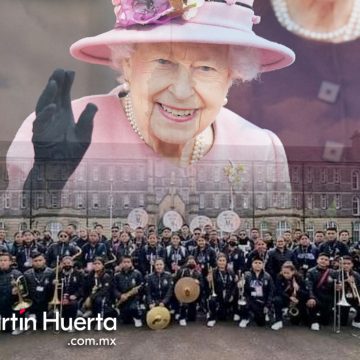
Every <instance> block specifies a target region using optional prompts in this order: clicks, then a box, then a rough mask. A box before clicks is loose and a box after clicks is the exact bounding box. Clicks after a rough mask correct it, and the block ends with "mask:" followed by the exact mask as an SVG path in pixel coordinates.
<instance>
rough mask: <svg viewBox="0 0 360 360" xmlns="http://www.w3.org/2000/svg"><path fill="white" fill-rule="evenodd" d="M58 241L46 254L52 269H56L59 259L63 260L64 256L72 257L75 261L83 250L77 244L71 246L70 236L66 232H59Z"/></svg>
mask: <svg viewBox="0 0 360 360" xmlns="http://www.w3.org/2000/svg"><path fill="white" fill-rule="evenodd" d="M57 237H58V241H57V242H56V243H53V244H52V245H50V247H49V248H48V250H47V252H46V258H47V264H48V266H49V267H51V268H55V267H56V261H57V258H59V259H60V260H62V258H63V257H64V256H71V257H72V259H75V258H77V257H79V256H80V255H81V249H80V248H79V247H78V246H76V245H75V244H70V238H69V235H68V234H67V233H66V232H65V231H64V230H60V231H59V232H58V235H57Z"/></svg>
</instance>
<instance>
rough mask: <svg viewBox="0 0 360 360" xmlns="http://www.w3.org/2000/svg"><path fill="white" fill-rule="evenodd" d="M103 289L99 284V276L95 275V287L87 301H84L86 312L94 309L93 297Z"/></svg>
mask: <svg viewBox="0 0 360 360" xmlns="http://www.w3.org/2000/svg"><path fill="white" fill-rule="evenodd" d="M100 288H101V284H99V278H98V276H97V274H96V273H95V285H94V286H93V288H92V289H91V293H90V295H89V296H88V297H87V298H86V299H85V301H84V305H83V306H84V309H85V310H91V307H92V297H93V296H94V295H95V294H96V293H97V292H98V290H99V289H100Z"/></svg>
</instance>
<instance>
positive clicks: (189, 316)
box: [179, 301, 197, 321]
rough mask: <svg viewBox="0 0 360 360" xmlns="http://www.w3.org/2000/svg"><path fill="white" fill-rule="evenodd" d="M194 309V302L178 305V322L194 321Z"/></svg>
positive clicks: (195, 305)
mask: <svg viewBox="0 0 360 360" xmlns="http://www.w3.org/2000/svg"><path fill="white" fill-rule="evenodd" d="M196 307H197V302H196V301H195V302H193V303H190V304H180V307H179V312H180V320H183V319H184V320H188V321H196Z"/></svg>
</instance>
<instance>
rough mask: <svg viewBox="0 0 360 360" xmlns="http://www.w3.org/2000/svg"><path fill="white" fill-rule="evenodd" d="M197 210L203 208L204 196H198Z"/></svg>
mask: <svg viewBox="0 0 360 360" xmlns="http://www.w3.org/2000/svg"><path fill="white" fill-rule="evenodd" d="M199 208H200V209H204V208H205V195H204V194H200V195H199Z"/></svg>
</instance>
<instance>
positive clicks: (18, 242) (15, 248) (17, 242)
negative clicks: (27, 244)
mask: <svg viewBox="0 0 360 360" xmlns="http://www.w3.org/2000/svg"><path fill="white" fill-rule="evenodd" d="M22 246H23V237H22V234H21V231H17V232H16V233H15V234H14V242H13V243H12V249H11V255H12V256H13V260H14V261H15V263H16V256H17V254H18V252H19V250H20V249H21V248H22ZM5 252H9V251H5ZM0 253H1V246H0Z"/></svg>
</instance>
